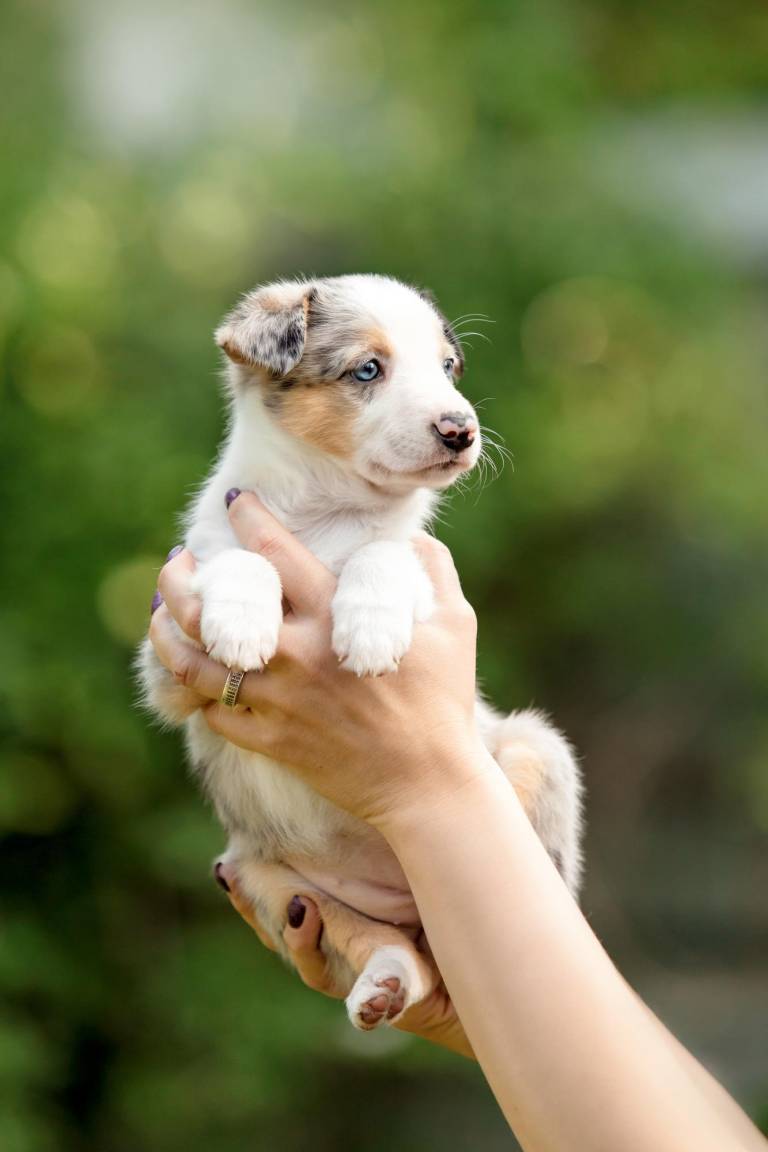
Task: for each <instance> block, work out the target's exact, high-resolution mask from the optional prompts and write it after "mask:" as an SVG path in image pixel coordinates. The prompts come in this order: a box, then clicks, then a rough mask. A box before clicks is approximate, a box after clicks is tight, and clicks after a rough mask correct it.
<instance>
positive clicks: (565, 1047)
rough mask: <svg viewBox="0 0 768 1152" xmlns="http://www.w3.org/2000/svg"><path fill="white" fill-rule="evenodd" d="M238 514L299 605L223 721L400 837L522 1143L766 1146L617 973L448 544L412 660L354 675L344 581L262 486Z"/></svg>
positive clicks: (198, 681)
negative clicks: (304, 545) (273, 512)
mask: <svg viewBox="0 0 768 1152" xmlns="http://www.w3.org/2000/svg"><path fill="white" fill-rule="evenodd" d="M238 505H239V506H240V507H239V508H238ZM232 513H233V523H234V525H235V527H236V529H239V531H240V532H241V533H242V534H244V535H245V536H246V539H244V540H243V542H244V543H246V544H250V545H252V546H255V547H256V548H257V549H258V550H262V551H264V552H266V554H268V556H269V558H270V560H271V561H272V562H273V563H274V564H275V566H276V567H277V568H278V570H279V571H280V572H281V575H282V576H283V587H284V591H285V593H286V596H287V598H288V600H289V602H290V604H291V608H292V612H291V615H290V616H289V618H288V619H287V620H286V624H285V625H284V628H283V635H282V638H281V644H280V648H279V650H278V655H277V657H276V658H275V660H274V661H273V662H272V663H271V664H270V668H269V670H268V672H267V673H266V674H264V675H262V676H253V675H250V674H249V676H248V677H247V678H246V680H245V682H244V684H243V690H242V692H241V701H242V702H243V704H245V705H246V708H245V709H242V710H240V709H238V711H237V712H231V711H227V710H224V709H222V708H220V707H219V706H218V705H216V704H211V705H209V706H208V708H207V709H206V716H207V719H208V722H209V723H210V725H211V727H212V728H214V730H215V731H218V732H221V733H222V734H224V735H225V736H227V738H228V739H230V740H232V741H233V742H234V743H238V744H241V745H243V746H245V747H250V748H254V749H256V750H258V751H261V752H264V753H266V754H267V755H270V756H273V757H274V758H276V759H278V760H280V761H281V762H283V763H286V764H287V765H289V766H291V767H293V769H294V770H295V771H297V772H299V773H300V774H301V775H302V776H303V777H304V779H306V780H307V781H308V782H309V783H311V784H312V786H313V787H316V788H317V789H318V790H319V791H321V792H323V793H324V794H325V795H327V796H328V797H329V798H330V799H332V800H333V801H334V802H335V803H338V804H341V805H343V806H345V807H349V808H350V810H351V811H353V812H354V813H355V814H356V815H358V816H360V817H361V818H363V819H368V820H371V821H372V822H373V823H374V824H375V825H376V826H377V827H378V828H379V829H380V831H382V832H383V834H384V835H385V836H386V837H387V839H388V840H389V842H390V844H391V846H392V848H393V850H394V851H395V852H396V854H397V855H398V857H399V858H400V861H401V864H402V865H403V868H404V870H405V872H406V875H407V876H408V880H409V883H410V884H411V887H412V889H413V892H414V895H415V897H416V901H417V904H418V907H419V910H420V914H421V916H422V920H423V923H424V926H425V929H426V931H427V934H428V937H429V940H430V944H431V947H432V950H433V952H434V954H435V957H436V959H437V962H438V964H439V967H440V970H441V972H442V975H443V978H444V980H445V983H446V985H447V987H448V989H449V990H450V993H451V997H452V999H453V1001H454V1002H455V1005H456V1008H457V1010H458V1013H459V1016H460V1018H461V1020H462V1023H463V1024H464V1027H465V1029H466V1032H467V1035H468V1037H469V1039H470V1041H471V1043H472V1046H473V1048H474V1050H475V1052H476V1054H477V1057H478V1059H479V1061H480V1063H481V1065H482V1067H483V1070H484V1072H485V1074H486V1076H487V1077H488V1079H489V1081H490V1083H491V1085H492V1087H493V1089H494V1091H495V1093H496V1095H497V1098H498V1099H499V1102H500V1104H501V1106H502V1108H503V1109H504V1111H505V1114H506V1115H507V1117H508V1119H509V1121H510V1124H511V1125H512V1127H513V1128H514V1129H515V1131H516V1132H517V1134H518V1136H519V1138H520V1139H521V1142H522V1143H523V1146H524V1147H526V1148H529V1149H547V1150H550V1149H551V1150H553V1152H559V1150H560V1149H563V1150H564V1149H568V1150H569V1152H570V1150H572V1149H574V1148H576V1149H578V1150H579V1152H581V1150H582V1149H583V1150H585V1152H591V1150H592V1149H594V1150H597V1149H604V1148H605V1149H609V1148H610V1149H611V1150H616V1152H624V1150H625V1149H626V1150H634V1149H640V1148H642V1149H644V1150H645V1149H648V1148H653V1149H654V1150H658V1152H664V1150H665V1149H667V1148H669V1149H670V1150H671V1149H673V1148H674V1149H675V1150H676V1152H677V1150H679V1149H681V1148H691V1149H694V1148H695V1149H697V1152H698V1150H699V1149H701V1150H703V1152H706V1150H707V1149H709V1148H712V1149H715V1148H718V1149H726V1150H727V1149H730V1148H734V1149H735V1148H751V1147H754V1148H758V1147H762V1148H764V1147H765V1144H764V1142H763V1141H762V1140H761V1138H760V1137H759V1135H758V1134H757V1132H756V1131H755V1129H754V1128H752V1126H751V1125H750V1124H749V1121H748V1120H747V1119H746V1117H744V1116H743V1114H742V1113H741V1112H740V1110H739V1109H738V1108H737V1106H736V1105H735V1104H734V1103H733V1102H732V1101H731V1100H730V1098H728V1097H727V1096H726V1094H725V1093H723V1092H722V1090H721V1089H719V1086H717V1085H713V1083H712V1082H711V1081H709V1079H708V1077H707V1074H706V1073H704V1071H703V1069H701V1068H700V1067H699V1066H698V1065H697V1064H696V1063H695V1061H693V1058H692V1057H690V1056H688V1054H685V1056H686V1057H687V1059H685V1058H681V1055H680V1051H679V1047H678V1046H677V1045H676V1042H675V1041H674V1040H673V1039H672V1038H671V1037H670V1035H669V1033H667V1032H666V1030H665V1029H663V1027H662V1026H661V1025H660V1024H658V1022H657V1021H655V1020H654V1018H653V1017H652V1016H651V1015H650V1013H649V1012H648V1010H647V1009H646V1008H645V1007H644V1006H643V1005H642V1004H641V1003H640V1002H639V1001H638V1000H637V998H636V997H635V995H634V994H633V993H632V992H631V990H630V989H629V988H628V987H627V985H626V984H625V983H624V981H623V980H622V978H621V977H620V976H619V974H618V973H617V972H616V970H615V968H614V967H613V965H612V964H611V962H610V961H609V959H608V957H607V956H606V955H605V953H604V952H603V950H602V948H601V947H600V945H599V943H598V941H597V940H596V938H595V937H594V935H593V934H592V932H591V930H590V928H589V925H588V924H587V922H586V920H585V919H584V918H583V916H582V915H581V913H580V912H579V910H578V908H577V907H576V905H575V904H574V903H573V901H572V900H571V898H570V896H569V895H568V893H567V890H566V889H565V887H564V885H563V884H562V882H561V880H560V878H559V876H558V874H557V872H556V870H555V869H554V867H553V866H552V864H551V862H550V860H549V858H548V857H547V855H546V853H545V852H544V850H543V848H542V847H541V844H540V842H539V841H538V839H537V837H536V836H535V834H534V832H533V830H532V828H531V826H530V824H529V823H528V820H527V818H526V817H525V814H524V812H523V810H522V807H521V806H520V804H519V802H518V801H517V798H516V796H515V793H514V791H513V790H512V788H511V787H510V786H509V784H508V783H507V781H506V779H505V778H504V777H503V776H502V774H501V773H500V772H499V770H498V768H497V766H496V765H495V762H494V761H493V760H492V759H491V758H490V757H489V756H488V755H487V753H486V752H485V750H484V749H483V747H482V745H481V744H480V742H479V740H478V738H477V736H476V734H475V732H474V727H473V721H472V698H473V693H474V626H473V622H472V617H471V612H469V611H468V610H467V607H466V605H465V603H464V601H463V598H462V597H461V594H460V590H459V588H458V582H457V581H456V578H455V573H454V572H453V568H452V565H451V564H450V561H449V560H448V558H447V556H446V554H445V552H444V551H443V550H440V549H437V550H436V549H435V547H434V546H432V545H426V544H423V543H422V545H421V548H422V552H423V555H424V558H425V560H426V561H427V563H428V567H429V570H430V574H431V575H432V578H433V582H434V583H435V585H436V589H437V593H438V605H439V606H438V611H437V613H436V615H435V617H434V618H433V619H432V620H430V621H429V622H428V623H426V624H424V625H423V626H422V627H421V628H419V629H417V632H416V635H415V638H414V644H413V646H412V648H411V650H410V652H409V653H408V654H407V656H406V657H405V659H404V660H403V662H402V665H401V668H400V671H399V672H398V673H397V675H396V676H386V677H382V678H379V679H377V680H357V679H356V678H354V677H351V676H350V675H349V673H346V672H344V671H343V670H340V669H339V668H338V666H337V665H336V662H335V660H332V659H331V658H330V656H329V651H330V646H329V643H328V638H329V630H330V622H329V604H330V600H331V598H332V594H333V588H334V581H333V578H332V577H331V576H330V574H329V573H327V572H325V570H324V569H322V566H321V565H318V564H317V561H315V560H314V559H313V558H312V557H309V556H308V554H304V553H303V550H302V549H301V548H300V546H299V545H298V544H297V543H296V542H295V541H293V540H292V538H290V537H286V535H285V534H283V533H282V532H281V530H280V529H279V526H276V525H275V524H274V522H270V518H268V517H266V514H264V513H263V510H259V509H258V506H257V505H256V504H255V502H254V501H253V500H252V498H246V497H240V498H239V499H238V500H237V501H236V502H235V504H234V505H233V509H232ZM251 518H252V519H251ZM249 525H250V527H249ZM241 539H243V535H241ZM180 563H181V558H179V559H178V560H176V561H174V562H173V564H172V565H169V566H168V570H167V571H166V572H165V575H164V578H163V580H161V589H162V590H163V591H164V592H165V593H166V599H167V600H168V602H169V603H170V604H171V605H172V606H173V607H174V615H176V616H177V618H181V617H182V616H183V615H184V613H185V611H186V609H184V608H181V607H179V606H178V605H179V604H180V602H181V601H180V598H179V596H178V595H177V590H176V589H174V588H173V576H174V570H175V571H180V569H179V567H178V566H179V565H180ZM184 563H189V558H188V557H187V559H186V560H184ZM174 565H176V568H175V569H174ZM180 622H181V623H182V625H183V626H185V621H184V619H181V620H180ZM164 623H165V624H167V620H166V619H165V610H163V612H161V613H158V614H156V622H155V623H153V633H154V638H155V640H156V645H157V648H158V652H159V653H160V656H161V659H163V660H164V662H165V663H166V665H167V666H168V667H170V668H171V669H172V670H174V671H175V672H176V673H177V674H178V675H179V676H180V678H181V679H182V680H183V681H184V682H185V683H186V684H187V685H188V686H190V687H193V688H195V690H197V691H198V692H200V694H201V695H202V696H204V697H206V698H208V699H210V700H211V701H215V700H217V699H218V697H219V695H220V692H221V688H222V686H223V681H224V677H225V670H224V669H222V668H221V667H220V666H219V665H216V664H215V663H214V662H212V661H210V660H208V659H207V658H206V657H205V656H204V654H201V653H199V652H196V651H195V650H194V649H191V648H187V649H186V650H185V651H182V650H181V648H179V646H178V641H177V640H176V639H175V638H173V637H172V636H171V635H169V632H170V630H168V629H167V628H164ZM188 624H189V622H188ZM190 628H191V624H189V626H188V627H187V630H188V631H190ZM191 634H194V633H193V632H191ZM182 647H184V646H182Z"/></svg>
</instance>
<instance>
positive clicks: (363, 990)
mask: <svg viewBox="0 0 768 1152" xmlns="http://www.w3.org/2000/svg"><path fill="white" fill-rule="evenodd" d="M398 952H403V954H404V950H403V949H398V948H381V949H379V950H378V951H377V952H376V953H375V954H374V957H373V960H372V961H369V963H368V964H367V965H366V968H365V971H364V972H363V973H362V974H361V975H360V976H358V978H357V980H356V981H355V985H354V987H353V989H352V991H351V992H350V994H349V996H347V1001H346V1004H347V1015H348V1016H349V1019H350V1020H351V1022H352V1024H354V1026H355V1028H359V1029H360V1030H361V1031H362V1032H371V1031H372V1030H373V1029H374V1028H378V1027H379V1025H380V1024H392V1023H394V1021H395V1020H397V1019H399V1017H400V1016H402V1014H403V1012H405V1010H406V1008H408V1007H410V1005H411V1004H413V1003H415V1001H416V999H418V998H420V997H414V996H413V995H412V991H411V974H410V973H409V971H408V968H409V967H410V966H409V965H406V964H404V963H403V962H402V961H401V960H400V959H399V958H398V956H397V955H396V953H398ZM385 954H386V955H385ZM379 958H380V959H379Z"/></svg>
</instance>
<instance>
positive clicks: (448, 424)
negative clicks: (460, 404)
mask: <svg viewBox="0 0 768 1152" xmlns="http://www.w3.org/2000/svg"><path fill="white" fill-rule="evenodd" d="M432 430H433V432H434V433H435V436H437V438H438V440H439V441H440V443H441V444H444V445H445V447H446V448H450V450H451V452H457V453H458V452H463V451H464V449H465V448H469V447H470V445H471V444H474V442H475V436H476V435H477V423H476V422H475V419H474V417H473V416H470V415H469V413H467V412H443V414H442V416H441V417H440V419H439V420H438V421H437V422H436V423H435V424H433V425H432Z"/></svg>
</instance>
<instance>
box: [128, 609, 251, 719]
mask: <svg viewBox="0 0 768 1152" xmlns="http://www.w3.org/2000/svg"><path fill="white" fill-rule="evenodd" d="M149 639H150V641H151V642H152V647H153V648H154V650H155V652H156V653H157V657H158V659H159V661H160V663H161V664H162V665H163V666H164V667H165V668H167V669H168V671H169V672H172V673H173V675H174V677H175V678H176V680H178V682H179V684H183V685H184V687H185V688H191V689H192V691H193V692H197V693H198V695H199V696H201V697H204V698H206V699H208V700H220V699H221V694H222V692H223V691H224V685H225V684H226V680H227V673H228V670H227V669H226V668H225V667H224V665H223V664H219V663H217V661H215V660H212V659H211V658H210V656H207V655H206V654H205V652H201V651H200V649H199V648H195V647H194V646H193V645H192V644H190V643H189V642H188V641H187V640H185V639H184V638H183V637H182V636H180V635H179V630H178V628H177V627H176V625H175V623H174V620H173V617H172V616H171V614H170V612H169V611H168V608H167V606H166V605H165V604H161V605H160V607H159V608H158V609H157V611H156V612H154V613H153V615H152V619H151V621H150V624H149ZM244 683H245V681H243V682H242V683H241V685H240V691H241V693H242V690H243V684H244Z"/></svg>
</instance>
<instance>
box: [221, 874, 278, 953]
mask: <svg viewBox="0 0 768 1152" xmlns="http://www.w3.org/2000/svg"><path fill="white" fill-rule="evenodd" d="M214 876H215V879H216V883H217V884H218V885H219V886H220V887H221V888H223V889H224V891H225V892H226V894H227V896H228V897H229V902H230V904H231V905H232V907H233V908H234V909H235V911H236V912H237V913H238V914H239V915H240V916H242V918H243V920H245V922H246V924H247V925H248V927H249V928H252V929H253V931H254V932H255V933H256V935H257V936H258V938H259V940H261V942H262V944H263V945H264V947H265V948H269V950H270V952H277V945H276V944H275V942H274V940H273V939H272V937H271V936H270V935H269V933H268V932H267V931H266V930H265V928H264V927H263V926H262V924H261V922H260V921H259V918H258V917H257V915H256V912H255V910H254V907H253V904H252V903H251V902H250V900H249V899H248V898H247V897H246V896H245V895H244V893H243V892H242V891H241V889H240V886H239V884H238V882H237V877H236V876H235V873H234V869H232V868H227V866H226V864H224V863H223V861H219V862H218V863H217V864H216V866H215V868H214Z"/></svg>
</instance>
